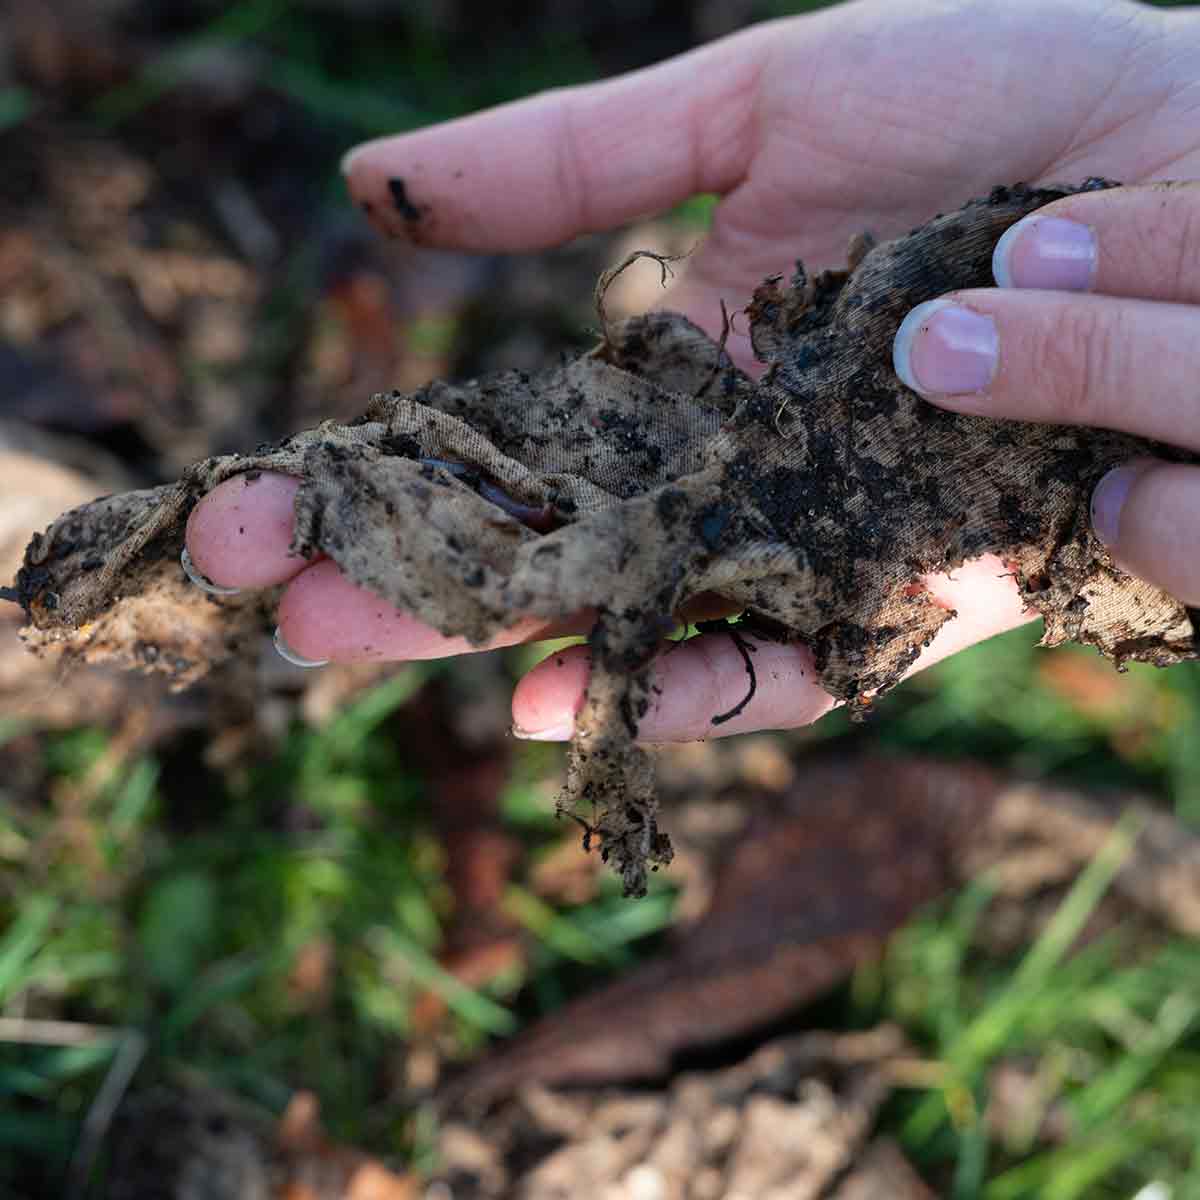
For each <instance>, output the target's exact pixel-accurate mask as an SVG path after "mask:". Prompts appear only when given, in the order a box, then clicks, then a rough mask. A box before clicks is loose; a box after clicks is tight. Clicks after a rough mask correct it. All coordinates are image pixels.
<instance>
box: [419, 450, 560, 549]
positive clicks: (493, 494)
mask: <svg viewBox="0 0 1200 1200" xmlns="http://www.w3.org/2000/svg"><path fill="white" fill-rule="evenodd" d="M417 461H418V462H419V463H420V464H421V465H422V466H423V467H442V468H443V469H444V470H446V471H448V472H449V473H450V474H451V475H453V476H454V478H455V479H461V480H462V482H463V483H465V484H466V485H467V486H468V487H469V488H471V489H472V490H473V491H475V492H476V493H478V495H480V496H482V497H483V498H484V499H485V500H487V501H489V502H490V503H492V504H494V505H496V507H497V508H502V509H503V510H504V511H505V512H506V513H508V514H509V516H511V517H516V519H517V520H518V521H520V522H521V524H522V525H525V526H527V527H528V528H529V529H532V530H534V531H535V532H537V533H551V532H553V531H554V530H555V529H557V528H558V527H559V525H561V524H562V522H561V521H559V519H558V516H557V514H556V513H555V511H554V506H553V505H552V504H543V505H541V506H540V507H535V506H534V505H532V504H522V503H521V502H520V501H519V500H514V499H513V498H512V497H511V496H510V495H509V494H508V493H507V492H506V491H505V490H504V489H503V488H502V487H500V486H498V485H497V484H494V483H492V482H491V481H490V480H487V479H484V478H483V477H482V476H481V475H480V474H479V472H478V471H476V470H475V469H474V468H472V467H469V466H467V464H466V463H460V462H453V461H451V460H450V459H446V458H419V459H418V460H417Z"/></svg>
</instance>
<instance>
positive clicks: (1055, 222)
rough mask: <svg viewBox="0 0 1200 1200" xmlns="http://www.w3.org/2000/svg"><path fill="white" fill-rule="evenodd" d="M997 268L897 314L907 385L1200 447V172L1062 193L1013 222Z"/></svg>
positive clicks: (983, 407) (942, 401)
mask: <svg viewBox="0 0 1200 1200" xmlns="http://www.w3.org/2000/svg"><path fill="white" fill-rule="evenodd" d="M993 269H994V273H995V275H996V279H997V282H999V283H1000V284H1001V287H1000V288H999V289H997V290H979V291H964V292H958V293H954V294H953V295H950V296H946V297H941V298H939V299H937V300H931V301H929V302H927V303H926V304H922V305H918V306H917V307H916V308H915V309H913V311H912V312H910V313H909V314H908V316H907V317H906V318H905V320H904V322H903V323H902V324H901V326H900V329H899V331H898V332H897V335H896V341H895V353H894V361H895V367H896V371H897V374H899V375H900V377H901V379H903V380H904V382H905V383H906V384H908V385H909V387H911V388H913V390H914V391H917V392H919V393H920V394H921V395H923V396H925V397H926V398H927V399H929V400H932V401H933V402H934V403H936V404H939V405H941V406H942V407H944V408H950V409H954V410H956V411H958V412H970V413H978V414H984V415H988V416H997V417H1012V418H1016V419H1019V420H1031V421H1046V422H1051V423H1060V424H1070V425H1095V426H1101V427H1103V428H1107V429H1119V430H1123V431H1125V432H1127V433H1135V434H1141V435H1143V436H1145V437H1151V438H1156V439H1159V440H1162V441H1167V442H1170V443H1172V444H1175V445H1179V446H1183V447H1186V448H1189V449H1200V404H1198V403H1197V394H1196V389H1195V382H1194V381H1195V379H1196V378H1197V368H1200V184H1198V183H1185V184H1170V185H1168V184H1152V185H1148V186H1145V187H1137V188H1116V189H1112V190H1109V191H1103V192H1087V193H1082V194H1080V195H1076V196H1070V197H1067V198H1066V199H1064V200H1060V201H1057V202H1056V203H1054V204H1051V205H1048V206H1047V207H1046V208H1043V209H1039V210H1038V212H1036V213H1034V214H1032V215H1031V216H1029V217H1026V218H1025V219H1024V220H1022V221H1019V222H1018V223H1017V224H1016V225H1014V226H1013V227H1012V228H1011V229H1009V230H1008V232H1007V233H1006V234H1005V235H1004V237H1002V238H1001V239H1000V241H999V243H998V244H997V246H996V252H995V255H994V259H993ZM1047 289H1048V290H1047ZM1079 292H1090V293H1091V294H1087V295H1079V294H1078V293H1079ZM1073 293H1075V294H1073Z"/></svg>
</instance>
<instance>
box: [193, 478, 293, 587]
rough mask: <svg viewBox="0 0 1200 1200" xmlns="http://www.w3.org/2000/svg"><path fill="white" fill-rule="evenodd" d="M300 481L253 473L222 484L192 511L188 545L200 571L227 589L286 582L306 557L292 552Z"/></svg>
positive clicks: (268, 585)
mask: <svg viewBox="0 0 1200 1200" xmlns="http://www.w3.org/2000/svg"><path fill="white" fill-rule="evenodd" d="M299 488H300V480H299V479H296V478H295V477H294V476H291V475H280V474H277V473H276V472H273V471H248V472H246V473H245V474H244V475H235V476H234V477H233V478H232V479H227V480H225V482H224V483H220V484H218V485H217V486H216V487H215V488H213V490H212V491H211V492H209V493H208V495H207V496H205V497H204V498H203V499H202V500H200V502H199V503H198V504H197V505H196V507H195V508H194V509H192V512H191V515H190V516H189V517H188V523H187V549H188V553H189V555H190V556H191V561H192V563H193V564H194V566H195V567H196V569H197V570H198V571H199V572H200V573H201V574H202V575H204V576H206V577H207V578H208V579H210V580H211V581H212V582H213V583H215V584H218V585H219V586H221V587H225V588H261V587H272V586H274V585H275V584H277V583H285V582H286V581H287V580H289V579H291V578H292V577H293V576H295V575H298V574H299V573H300V572H301V571H302V570H304V568H305V566H307V565H308V564H307V561H306V560H305V559H303V558H299V557H297V556H296V555H294V554H291V553H289V552H288V547H289V546H290V545H291V541H292V523H293V520H294V512H293V504H294V502H295V498H296V492H297V491H298V490H299Z"/></svg>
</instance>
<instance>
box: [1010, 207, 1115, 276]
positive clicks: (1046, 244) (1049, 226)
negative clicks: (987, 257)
mask: <svg viewBox="0 0 1200 1200" xmlns="http://www.w3.org/2000/svg"><path fill="white" fill-rule="evenodd" d="M1096 259H1097V253H1096V237H1095V235H1094V234H1093V233H1092V231H1091V230H1090V229H1089V228H1088V227H1087V226H1086V225H1084V224H1083V223H1082V222H1080V221H1068V220H1067V219H1066V218H1065V217H1039V216H1037V215H1036V214H1035V215H1034V216H1030V217H1025V218H1023V219H1022V220H1020V221H1018V222H1017V223H1016V224H1015V225H1011V226H1009V228H1008V229H1006V230H1005V231H1004V235H1003V236H1002V237H1001V238H1000V240H999V241H998V242H997V243H996V249H995V250H994V251H993V252H992V274H993V276H995V279H996V286H997V287H1002V288H1048V289H1050V290H1052V291H1057V292H1086V291H1089V290H1090V289H1091V286H1092V283H1093V281H1094V280H1095V277H1096Z"/></svg>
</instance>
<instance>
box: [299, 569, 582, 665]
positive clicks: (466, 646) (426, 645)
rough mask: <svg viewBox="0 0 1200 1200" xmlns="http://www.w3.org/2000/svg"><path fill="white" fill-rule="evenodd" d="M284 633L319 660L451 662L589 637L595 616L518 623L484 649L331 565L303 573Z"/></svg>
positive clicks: (305, 655) (304, 653)
mask: <svg viewBox="0 0 1200 1200" xmlns="http://www.w3.org/2000/svg"><path fill="white" fill-rule="evenodd" d="M278 620H279V630H280V634H281V635H282V637H283V640H284V641H285V642H286V644H287V646H288V648H289V649H290V650H292V651H293V652H294V653H295V654H297V655H299V656H300V657H302V658H306V659H310V660H315V661H319V662H325V661H330V660H333V661H336V662H375V661H398V660H409V661H411V660H415V659H427V658H445V657H447V656H449V655H452V654H468V653H470V652H472V651H476V650H494V649H496V648H497V647H500V646H514V645H516V644H517V643H518V642H528V641H535V640H537V639H538V638H549V637H565V636H567V635H568V634H574V633H585V632H586V631H587V629H588V627H589V625H590V624H591V620H592V618H591V617H590V616H589V615H588V614H586V613H584V614H581V615H580V617H579V618H577V619H575V620H572V621H563V622H548V621H544V620H538V619H532V618H526V619H523V620H518V621H515V623H514V624H513V625H512V626H511V627H510V628H508V629H505V630H503V631H502V632H501V633H499V634H497V636H496V637H494V638H493V639H492V640H491V641H489V642H487V643H486V644H485V645H482V646H475V645H472V644H471V643H470V642H468V641H467V640H466V639H465V638H461V637H446V636H444V635H443V634H440V633H438V632H437V630H435V629H432V628H430V627H429V626H428V625H425V624H423V623H422V622H420V621H418V620H417V619H416V618H415V617H410V616H408V615H407V614H406V613H402V612H399V611H398V610H396V609H394V608H393V607H392V606H391V605H390V604H388V603H387V602H386V601H384V600H381V599H380V598H379V597H378V596H376V595H375V594H374V592H370V591H368V590H367V589H366V588H361V587H357V586H356V585H355V584H353V583H351V582H350V581H349V580H348V579H347V578H346V577H345V576H344V575H343V574H342V573H341V571H340V570H339V569H338V567H337V564H336V563H333V562H331V561H329V560H328V559H327V560H325V561H324V562H319V563H316V564H315V565H313V566H311V567H309V568H308V570H306V571H304V572H303V573H302V574H301V575H298V576H297V577H296V578H295V579H294V580H293V581H292V583H291V585H290V586H289V587H288V589H287V591H286V592H284V594H283V597H282V598H281V599H280V601H279V616H278Z"/></svg>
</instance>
